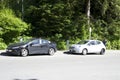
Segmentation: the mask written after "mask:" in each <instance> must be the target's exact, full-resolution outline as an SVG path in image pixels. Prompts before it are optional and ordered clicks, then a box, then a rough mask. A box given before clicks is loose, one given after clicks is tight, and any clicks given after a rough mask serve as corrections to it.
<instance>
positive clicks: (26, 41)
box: [22, 38, 34, 43]
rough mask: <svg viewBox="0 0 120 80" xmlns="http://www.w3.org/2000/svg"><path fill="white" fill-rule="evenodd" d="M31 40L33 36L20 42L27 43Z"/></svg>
mask: <svg viewBox="0 0 120 80" xmlns="http://www.w3.org/2000/svg"><path fill="white" fill-rule="evenodd" d="M33 40H34V39H33V38H31V39H27V40H24V41H23V42H22V43H28V42H30V41H33Z"/></svg>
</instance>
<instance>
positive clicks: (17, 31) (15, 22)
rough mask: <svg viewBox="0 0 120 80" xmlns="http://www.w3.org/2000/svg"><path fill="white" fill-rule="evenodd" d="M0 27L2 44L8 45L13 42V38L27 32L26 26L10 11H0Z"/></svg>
mask: <svg viewBox="0 0 120 80" xmlns="http://www.w3.org/2000/svg"><path fill="white" fill-rule="evenodd" d="M0 27H1V28H2V30H1V32H2V35H1V36H2V38H3V40H4V42H5V43H6V44H9V43H10V42H12V41H13V38H17V37H18V36H20V35H22V32H24V31H26V30H27V28H28V25H27V24H26V23H25V22H23V21H22V20H21V19H19V18H17V17H16V16H15V15H14V13H13V12H12V10H10V9H2V10H0Z"/></svg>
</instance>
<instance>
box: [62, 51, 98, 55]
mask: <svg viewBox="0 0 120 80" xmlns="http://www.w3.org/2000/svg"><path fill="white" fill-rule="evenodd" d="M63 54H67V55H83V54H81V53H71V52H69V51H65V52H63ZM87 55H99V54H96V53H89V54H87ZM83 56H84V55H83Z"/></svg>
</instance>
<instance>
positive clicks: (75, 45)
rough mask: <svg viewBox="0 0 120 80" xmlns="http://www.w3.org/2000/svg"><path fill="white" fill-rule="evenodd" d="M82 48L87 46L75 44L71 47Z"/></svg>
mask: <svg viewBox="0 0 120 80" xmlns="http://www.w3.org/2000/svg"><path fill="white" fill-rule="evenodd" d="M81 46H85V44H73V45H71V47H81Z"/></svg>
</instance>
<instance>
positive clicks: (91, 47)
mask: <svg viewBox="0 0 120 80" xmlns="http://www.w3.org/2000/svg"><path fill="white" fill-rule="evenodd" d="M94 52H96V42H95V41H90V43H89V44H88V53H94Z"/></svg>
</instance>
